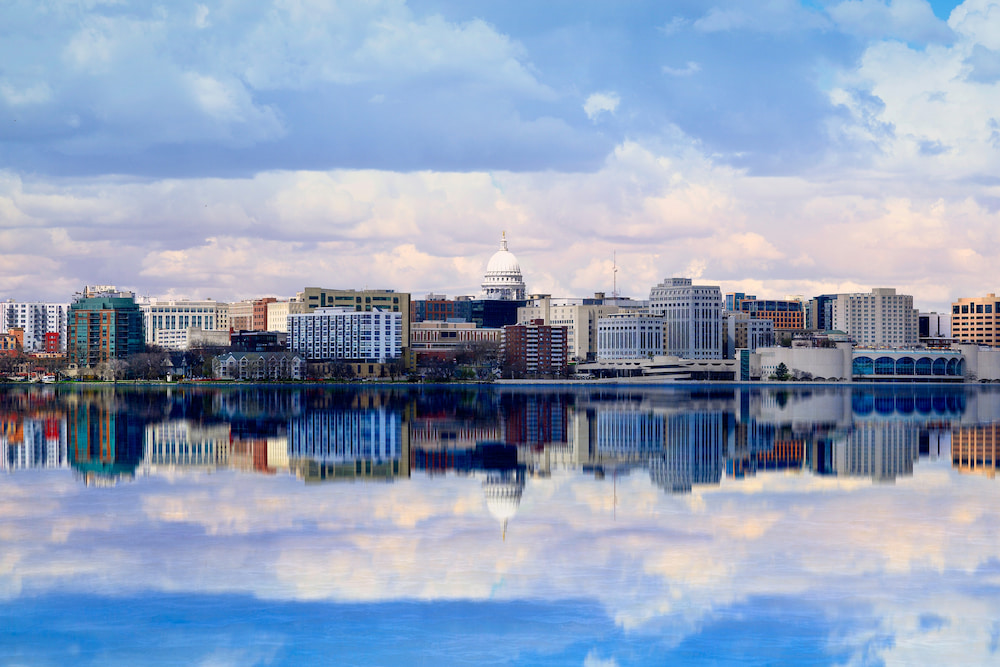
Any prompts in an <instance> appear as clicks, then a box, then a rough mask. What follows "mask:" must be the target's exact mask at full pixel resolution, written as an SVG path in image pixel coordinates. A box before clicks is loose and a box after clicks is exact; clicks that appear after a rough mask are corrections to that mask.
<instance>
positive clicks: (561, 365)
mask: <svg viewBox="0 0 1000 667" xmlns="http://www.w3.org/2000/svg"><path fill="white" fill-rule="evenodd" d="M542 322H543V320H532V323H531V324H514V325H508V326H505V327H504V328H503V337H502V338H501V355H502V357H503V360H504V363H503V373H504V377H511V376H513V377H525V376H556V375H565V374H566V370H567V365H568V360H569V343H568V340H569V337H568V334H567V328H566V327H555V326H551V325H547V324H542Z"/></svg>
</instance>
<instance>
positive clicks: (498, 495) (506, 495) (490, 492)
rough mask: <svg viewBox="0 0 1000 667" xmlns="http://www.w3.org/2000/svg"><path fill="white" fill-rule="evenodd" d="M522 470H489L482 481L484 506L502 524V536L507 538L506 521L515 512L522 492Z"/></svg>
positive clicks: (512, 516)
mask: <svg viewBox="0 0 1000 667" xmlns="http://www.w3.org/2000/svg"><path fill="white" fill-rule="evenodd" d="M524 481H525V480H524V470H517V469H515V470H491V471H489V472H487V474H486V479H485V480H484V481H483V493H484V494H485V495H486V508H487V509H488V510H489V511H490V514H492V515H493V518H495V519H496V520H497V521H499V522H500V523H501V525H502V537H503V538H504V539H506V538H507V522H508V521H510V520H511V519H513V518H514V515H515V514H517V508H518V507H519V506H520V505H521V494H523V493H524Z"/></svg>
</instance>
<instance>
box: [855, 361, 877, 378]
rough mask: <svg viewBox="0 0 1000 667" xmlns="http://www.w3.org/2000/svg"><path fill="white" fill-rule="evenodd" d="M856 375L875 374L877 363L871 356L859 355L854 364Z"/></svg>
mask: <svg viewBox="0 0 1000 667" xmlns="http://www.w3.org/2000/svg"><path fill="white" fill-rule="evenodd" d="M853 366H854V368H853V371H852V372H853V373H854V375H874V374H875V363H874V362H873V361H872V360H871V357H857V358H855V360H854V364H853Z"/></svg>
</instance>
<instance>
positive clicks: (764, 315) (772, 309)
mask: <svg viewBox="0 0 1000 667" xmlns="http://www.w3.org/2000/svg"><path fill="white" fill-rule="evenodd" d="M729 296H731V295H727V299H728V297H729ZM727 310H728V308H727ZM735 310H737V311H738V312H741V313H747V314H748V315H750V316H751V317H756V318H757V319H762V320H771V321H772V322H774V330H775V331H799V330H801V329H803V328H804V327H805V310H804V308H803V306H802V302H801V301H795V300H777V299H762V300H758V299H757V298H755V297H752V296H751V297H746V298H743V299H740V300H739V301H738V303H736V309H735Z"/></svg>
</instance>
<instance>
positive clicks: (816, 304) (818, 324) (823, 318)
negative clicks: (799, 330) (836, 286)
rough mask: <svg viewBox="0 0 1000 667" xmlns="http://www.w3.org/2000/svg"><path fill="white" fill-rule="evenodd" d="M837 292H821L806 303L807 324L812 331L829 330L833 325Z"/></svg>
mask: <svg viewBox="0 0 1000 667" xmlns="http://www.w3.org/2000/svg"><path fill="white" fill-rule="evenodd" d="M836 300H837V295H836V294H820V295H819V296H816V297H813V298H812V299H809V301H808V302H807V303H806V315H805V326H806V328H807V329H810V330H812V331H829V330H831V329H833V328H834V326H833V302H834V301H836Z"/></svg>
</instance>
